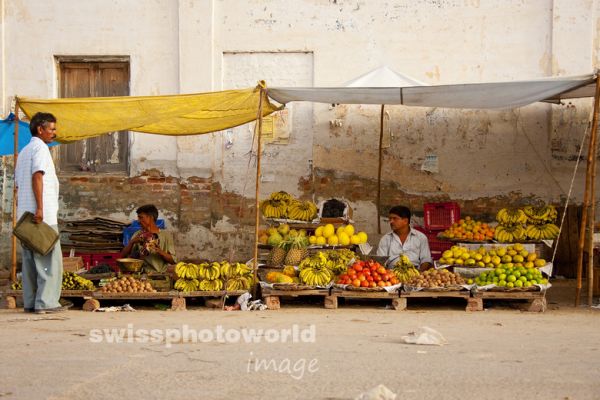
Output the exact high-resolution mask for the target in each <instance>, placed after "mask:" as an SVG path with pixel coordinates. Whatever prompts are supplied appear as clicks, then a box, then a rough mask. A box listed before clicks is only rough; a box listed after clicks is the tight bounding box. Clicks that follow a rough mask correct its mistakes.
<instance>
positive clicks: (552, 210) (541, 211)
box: [523, 204, 558, 225]
mask: <svg viewBox="0 0 600 400" xmlns="http://www.w3.org/2000/svg"><path fill="white" fill-rule="evenodd" d="M523 212H524V213H525V215H527V219H528V223H529V224H534V225H542V224H545V223H550V222H554V221H556V219H557V217H558V211H557V210H556V207H554V206H553V205H550V204H548V205H543V206H540V207H535V206H525V207H523Z"/></svg>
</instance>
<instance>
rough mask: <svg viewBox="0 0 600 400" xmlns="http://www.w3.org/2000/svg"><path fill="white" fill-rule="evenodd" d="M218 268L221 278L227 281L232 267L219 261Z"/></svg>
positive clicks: (225, 262)
mask: <svg viewBox="0 0 600 400" xmlns="http://www.w3.org/2000/svg"><path fill="white" fill-rule="evenodd" d="M220 266H221V268H220V272H221V278H223V279H229V278H230V277H231V275H232V274H233V267H232V265H231V264H230V263H229V261H221V263H220Z"/></svg>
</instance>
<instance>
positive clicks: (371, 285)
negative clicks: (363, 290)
mask: <svg viewBox="0 0 600 400" xmlns="http://www.w3.org/2000/svg"><path fill="white" fill-rule="evenodd" d="M369 287H372V288H373V287H377V284H376V283H375V282H371V283H370V284H369Z"/></svg>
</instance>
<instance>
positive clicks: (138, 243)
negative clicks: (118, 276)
mask: <svg viewBox="0 0 600 400" xmlns="http://www.w3.org/2000/svg"><path fill="white" fill-rule="evenodd" d="M136 213H137V215H138V221H139V223H140V226H141V227H142V229H140V230H139V231H137V232H135V233H134V234H133V236H132V237H131V240H130V241H129V243H128V244H127V246H125V248H124V249H123V250H122V251H121V257H132V258H138V259H141V260H144V270H145V271H146V272H165V271H166V270H167V266H168V265H169V264H175V244H174V242H173V235H171V232H168V231H163V230H160V228H159V227H158V226H157V225H156V220H157V219H158V209H157V208H156V207H155V206H154V205H153V204H146V205H144V206H141V207H140V208H138V209H137V210H136Z"/></svg>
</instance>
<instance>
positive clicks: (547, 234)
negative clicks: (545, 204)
mask: <svg viewBox="0 0 600 400" xmlns="http://www.w3.org/2000/svg"><path fill="white" fill-rule="evenodd" d="M526 231H527V237H528V238H529V239H532V240H551V239H556V238H557V237H558V231H559V229H558V226H556V225H554V224H552V223H549V224H543V225H527V229H526Z"/></svg>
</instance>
